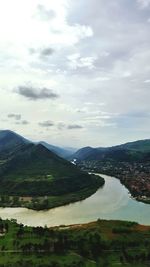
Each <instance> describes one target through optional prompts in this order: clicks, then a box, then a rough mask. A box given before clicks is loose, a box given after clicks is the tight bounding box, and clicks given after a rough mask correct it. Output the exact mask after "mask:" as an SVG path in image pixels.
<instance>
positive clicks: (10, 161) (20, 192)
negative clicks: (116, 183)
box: [0, 133, 104, 209]
mask: <svg viewBox="0 0 150 267" xmlns="http://www.w3.org/2000/svg"><path fill="white" fill-rule="evenodd" d="M7 137H8V136H7ZM2 139H3V137H2ZM7 140H8V143H9V146H8V145H7V142H5V148H6V149H4V147H3V150H2V151H1V152H0V205H1V206H20V205H21V206H27V207H31V208H36V209H40V208H51V207H54V206H59V205H63V204H67V203H70V202H74V201H77V200H80V199H84V198H86V197H88V196H90V195H91V194H92V193H94V192H95V191H96V190H97V189H98V187H99V186H101V185H103V183H104V180H103V179H102V178H97V177H96V176H94V175H89V174H88V173H86V172H83V171H81V170H80V169H79V168H78V167H77V166H75V165H74V164H72V163H70V162H69V161H67V160H65V159H63V158H61V157H59V156H57V155H56V154H55V153H53V152H51V151H49V150H48V149H47V148H46V147H44V146H43V145H42V144H37V145H35V144H33V143H30V142H26V141H24V138H21V137H20V136H19V137H18V135H16V134H15V133H14V134H13V133H11V135H9V138H8V139H7ZM14 140H15V141H14ZM0 144H1V139H0ZM10 144H11V146H10ZM8 147H9V149H8ZM16 197H18V198H17V201H16V199H14V198H16ZM21 197H30V201H29V202H30V203H25V202H23V203H21ZM35 197H36V198H37V199H36V201H34V200H33V198H35ZM45 197H47V201H44V198H45ZM8 199H9V200H8ZM32 200H33V201H32ZM27 202H28V201H27ZM35 203H36V205H35ZM43 203H44V204H43Z"/></svg>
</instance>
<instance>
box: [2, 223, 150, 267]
mask: <svg viewBox="0 0 150 267" xmlns="http://www.w3.org/2000/svg"><path fill="white" fill-rule="evenodd" d="M4 266H5V267H14V266H15V267H31V266H34V267H82V266H83V267H96V266H99V267H107V266H121V267H123V266H127V267H143V266H150V227H148V226H147V227H146V226H142V225H138V224H136V223H131V222H123V221H105V220H98V221H97V222H93V223H89V224H83V225H82V224H81V225H72V226H69V227H68V226H67V227H55V228H46V227H45V228H42V227H36V228H32V227H27V226H26V227H24V226H23V225H18V224H17V223H16V222H15V221H14V220H12V221H8V220H6V221H2V220H0V267H4Z"/></svg>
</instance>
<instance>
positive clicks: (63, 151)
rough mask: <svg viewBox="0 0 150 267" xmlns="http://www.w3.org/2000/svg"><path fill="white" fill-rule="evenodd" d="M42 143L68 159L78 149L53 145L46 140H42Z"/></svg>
mask: <svg viewBox="0 0 150 267" xmlns="http://www.w3.org/2000/svg"><path fill="white" fill-rule="evenodd" d="M40 144H42V145H43V146H45V147H46V148H47V149H49V150H50V151H52V152H54V153H56V154H57V155H58V156H60V157H62V158H64V159H67V158H68V157H69V156H71V155H72V154H73V153H75V152H76V150H77V149H75V148H62V147H58V146H53V145H50V144H48V143H46V142H44V141H41V142H40Z"/></svg>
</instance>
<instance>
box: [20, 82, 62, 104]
mask: <svg viewBox="0 0 150 267" xmlns="http://www.w3.org/2000/svg"><path fill="white" fill-rule="evenodd" d="M16 92H17V93H18V94H19V95H21V96H24V97H26V98H28V99H29V100H34V101H35V100H40V99H41V100H42V99H52V100H54V99H56V98H58V97H59V95H58V94H56V93H54V92H53V91H52V90H51V89H48V88H33V87H32V86H26V85H25V86H19V87H18V88H17V91H16Z"/></svg>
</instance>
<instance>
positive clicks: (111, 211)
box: [0, 175, 150, 226]
mask: <svg viewBox="0 0 150 267" xmlns="http://www.w3.org/2000/svg"><path fill="white" fill-rule="evenodd" d="M101 176H102V177H103V178H104V179H105V185H104V186H103V187H102V188H100V189H99V190H98V191H97V192H96V193H95V194H93V195H92V196H91V197H89V198H87V199H85V200H83V201H80V202H76V203H73V204H69V205H66V206H62V207H58V208H54V209H51V210H48V211H34V210H29V209H26V208H0V217H1V218H2V219H11V218H13V219H16V220H17V222H18V223H23V224H25V225H29V226H45V225H47V226H56V225H69V224H79V223H87V222H91V221H94V220H97V219H98V218H100V219H119V220H128V221H136V222H138V223H140V224H145V225H150V205H148V204H144V203H141V202H138V201H136V200H134V199H132V198H131V197H130V194H129V192H128V190H127V189H126V188H125V187H124V186H123V185H122V184H121V183H120V181H119V180H118V179H116V178H114V177H110V176H107V175H101Z"/></svg>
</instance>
